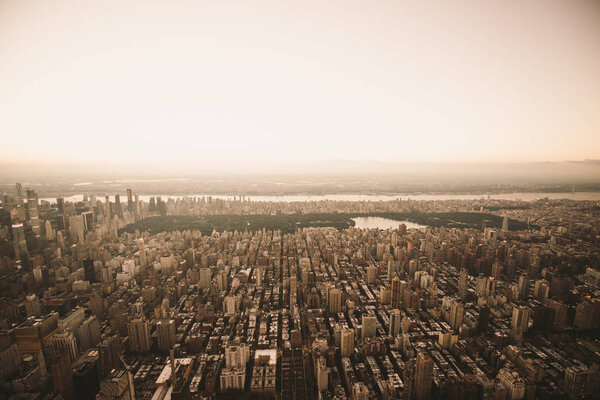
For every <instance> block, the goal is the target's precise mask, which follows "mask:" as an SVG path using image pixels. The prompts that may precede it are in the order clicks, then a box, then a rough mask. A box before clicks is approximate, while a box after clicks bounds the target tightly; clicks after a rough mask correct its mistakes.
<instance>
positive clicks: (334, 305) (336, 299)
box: [327, 288, 342, 314]
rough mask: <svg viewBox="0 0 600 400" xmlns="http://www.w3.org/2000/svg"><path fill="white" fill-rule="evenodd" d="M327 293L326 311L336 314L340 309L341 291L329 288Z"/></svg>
mask: <svg viewBox="0 0 600 400" xmlns="http://www.w3.org/2000/svg"><path fill="white" fill-rule="evenodd" d="M328 292H329V295H328V296H327V309H328V311H329V312H330V313H332V314H337V313H338V312H340V309H341V307H342V291H341V290H340V289H337V288H331V289H329V290H328Z"/></svg>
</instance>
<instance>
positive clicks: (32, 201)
mask: <svg viewBox="0 0 600 400" xmlns="http://www.w3.org/2000/svg"><path fill="white" fill-rule="evenodd" d="M27 215H28V220H29V225H30V226H31V230H32V232H33V234H34V235H36V236H39V235H40V234H41V232H42V230H41V227H40V219H39V214H38V196H37V194H36V193H35V191H34V190H27Z"/></svg>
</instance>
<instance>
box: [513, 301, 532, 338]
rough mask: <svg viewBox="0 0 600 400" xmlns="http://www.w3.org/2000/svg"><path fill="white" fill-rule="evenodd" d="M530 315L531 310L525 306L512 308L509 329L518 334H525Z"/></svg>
mask: <svg viewBox="0 0 600 400" xmlns="http://www.w3.org/2000/svg"><path fill="white" fill-rule="evenodd" d="M530 313H531V310H530V309H529V307H527V306H515V307H513V313H512V319H511V322H510V326H511V328H512V329H513V330H514V331H515V332H517V333H520V334H522V333H525V332H527V327H528V324H529V314H530Z"/></svg>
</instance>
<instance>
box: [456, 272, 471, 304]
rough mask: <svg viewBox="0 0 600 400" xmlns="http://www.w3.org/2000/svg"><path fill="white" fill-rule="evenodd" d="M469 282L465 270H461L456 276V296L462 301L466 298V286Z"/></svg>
mask: <svg viewBox="0 0 600 400" xmlns="http://www.w3.org/2000/svg"><path fill="white" fill-rule="evenodd" d="M468 280H469V274H468V273H467V270H466V269H465V268H461V270H460V274H459V276H458V296H459V297H460V298H461V299H462V300H464V299H465V298H466V297H467V284H468Z"/></svg>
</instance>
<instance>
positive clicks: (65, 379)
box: [50, 348, 75, 400]
mask: <svg viewBox="0 0 600 400" xmlns="http://www.w3.org/2000/svg"><path fill="white" fill-rule="evenodd" d="M50 375H51V376H52V386H53V388H54V393H55V394H58V395H62V396H63V397H64V399H65V400H73V399H75V389H74V386H73V371H72V370H71V361H70V359H69V351H68V350H67V349H65V348H63V349H57V351H56V352H55V355H54V357H53V358H52V360H51V363H50Z"/></svg>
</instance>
